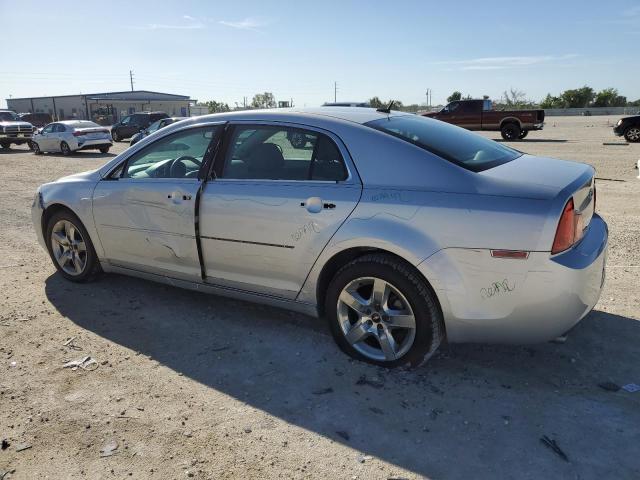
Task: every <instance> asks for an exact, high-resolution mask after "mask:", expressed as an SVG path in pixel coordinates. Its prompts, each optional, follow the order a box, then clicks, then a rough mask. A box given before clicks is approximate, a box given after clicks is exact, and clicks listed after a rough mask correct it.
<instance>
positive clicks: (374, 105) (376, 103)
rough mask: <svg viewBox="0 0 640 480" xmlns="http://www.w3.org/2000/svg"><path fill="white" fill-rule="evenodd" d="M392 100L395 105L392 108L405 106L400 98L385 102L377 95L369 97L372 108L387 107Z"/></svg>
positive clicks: (397, 108)
mask: <svg viewBox="0 0 640 480" xmlns="http://www.w3.org/2000/svg"><path fill="white" fill-rule="evenodd" d="M392 101H393V107H391V108H393V109H394V110H403V109H404V108H405V107H404V105H403V104H402V102H401V101H400V100H388V101H386V102H384V101H382V100H380V97H377V96H376V97H372V98H370V99H369V105H371V107H372V108H387V107H388V106H389V104H390V103H391V102H392Z"/></svg>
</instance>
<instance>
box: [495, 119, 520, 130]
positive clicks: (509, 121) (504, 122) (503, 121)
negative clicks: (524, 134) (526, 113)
mask: <svg viewBox="0 0 640 480" xmlns="http://www.w3.org/2000/svg"><path fill="white" fill-rule="evenodd" d="M508 123H515V124H516V125H518V127H519V128H520V129H522V122H521V121H520V119H519V118H517V117H506V118H503V119H502V120H500V130H502V128H503V127H504V126H505V125H507V124H508Z"/></svg>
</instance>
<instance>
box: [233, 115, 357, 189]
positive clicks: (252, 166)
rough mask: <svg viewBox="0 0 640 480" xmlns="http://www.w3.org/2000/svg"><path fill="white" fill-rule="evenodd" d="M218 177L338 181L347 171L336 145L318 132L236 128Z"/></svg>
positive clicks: (284, 128)
mask: <svg viewBox="0 0 640 480" xmlns="http://www.w3.org/2000/svg"><path fill="white" fill-rule="evenodd" d="M222 178H228V179H236V180H240V179H251V180H299V181H303V180H325V181H340V180H345V179H346V178H347V170H346V168H345V165H344V160H343V159H342V155H340V151H339V149H338V147H337V146H336V144H335V143H334V142H333V140H331V139H330V138H329V137H327V136H326V135H323V134H321V133H318V132H314V131H311V130H304V129H299V128H291V127H280V126H270V125H269V126H268V125H260V126H257V125H252V126H236V127H235V129H234V131H233V133H232V138H231V140H230V144H229V148H227V153H226V156H225V160H224V166H223V169H222Z"/></svg>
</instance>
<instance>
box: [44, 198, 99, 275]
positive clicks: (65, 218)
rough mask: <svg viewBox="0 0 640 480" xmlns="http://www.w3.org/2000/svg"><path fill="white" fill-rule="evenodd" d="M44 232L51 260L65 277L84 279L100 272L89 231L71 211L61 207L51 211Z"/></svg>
mask: <svg viewBox="0 0 640 480" xmlns="http://www.w3.org/2000/svg"><path fill="white" fill-rule="evenodd" d="M45 235H46V236H45V238H46V239H47V247H48V249H49V254H50V255H51V260H53V264H54V265H55V267H56V268H57V269H58V271H59V272H60V274H61V275H62V276H63V277H65V278H66V279H67V280H71V281H73V282H87V281H89V280H91V279H93V277H94V276H95V275H96V274H97V273H99V272H100V263H99V262H98V256H97V255H96V252H95V249H94V248H93V244H92V243H91V239H90V238H89V234H88V233H87V230H86V229H85V228H84V225H82V222H81V221H80V219H79V218H78V217H76V216H75V215H74V214H73V213H71V212H69V211H67V210H62V211H60V212H57V213H55V214H53V216H52V217H51V219H50V220H49V222H48V224H47V229H46V234H45Z"/></svg>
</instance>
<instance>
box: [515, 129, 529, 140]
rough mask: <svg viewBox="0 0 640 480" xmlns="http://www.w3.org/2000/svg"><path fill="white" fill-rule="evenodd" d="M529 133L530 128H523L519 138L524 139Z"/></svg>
mask: <svg viewBox="0 0 640 480" xmlns="http://www.w3.org/2000/svg"><path fill="white" fill-rule="evenodd" d="M527 135H529V130H522V131H521V132H520V135H518V138H519V139H520V140H522V139H523V138H524V137H526V136H527Z"/></svg>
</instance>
